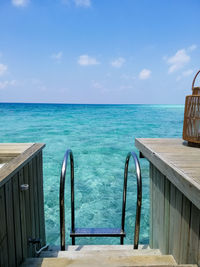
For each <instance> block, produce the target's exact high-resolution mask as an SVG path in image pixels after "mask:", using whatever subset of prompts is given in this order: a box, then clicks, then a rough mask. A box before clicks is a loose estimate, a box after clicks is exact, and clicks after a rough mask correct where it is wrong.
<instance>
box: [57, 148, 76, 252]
mask: <svg viewBox="0 0 200 267" xmlns="http://www.w3.org/2000/svg"><path fill="white" fill-rule="evenodd" d="M69 156H70V167H71V228H72V231H74V230H75V226H74V225H75V212H74V158H73V153H72V151H71V150H70V149H68V150H67V151H66V153H65V156H64V159H63V163H62V169H61V174H60V246H61V250H65V175H66V169H67V161H68V157H69ZM72 245H75V239H74V238H72Z"/></svg>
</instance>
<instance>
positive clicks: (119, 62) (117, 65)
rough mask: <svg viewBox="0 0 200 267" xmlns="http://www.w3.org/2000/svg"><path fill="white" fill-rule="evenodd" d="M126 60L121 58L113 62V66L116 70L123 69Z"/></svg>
mask: <svg viewBox="0 0 200 267" xmlns="http://www.w3.org/2000/svg"><path fill="white" fill-rule="evenodd" d="M125 61H126V60H125V59H124V58H123V57H119V58H117V59H115V60H113V61H112V62H111V65H112V66H113V67H115V68H121V67H122V65H123V64H124V63H125Z"/></svg>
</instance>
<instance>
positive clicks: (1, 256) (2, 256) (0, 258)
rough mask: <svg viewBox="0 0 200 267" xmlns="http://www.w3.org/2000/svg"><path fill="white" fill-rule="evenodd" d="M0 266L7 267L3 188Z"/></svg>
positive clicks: (0, 195)
mask: <svg viewBox="0 0 200 267" xmlns="http://www.w3.org/2000/svg"><path fill="white" fill-rule="evenodd" d="M0 211H1V216H0V266H8V248H7V242H8V240H7V230H6V207H5V193H4V186H2V187H1V188H0Z"/></svg>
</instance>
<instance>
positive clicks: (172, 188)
mask: <svg viewBox="0 0 200 267" xmlns="http://www.w3.org/2000/svg"><path fill="white" fill-rule="evenodd" d="M175 209H176V188H175V186H174V185H173V184H172V183H170V218H169V254H172V255H173V249H174V232H175V227H174V218H175V216H176V210H175Z"/></svg>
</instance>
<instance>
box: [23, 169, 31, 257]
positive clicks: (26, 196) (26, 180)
mask: <svg viewBox="0 0 200 267" xmlns="http://www.w3.org/2000/svg"><path fill="white" fill-rule="evenodd" d="M24 183H25V184H28V185H29V189H28V190H27V191H25V192H23V193H24V201H25V214H26V238H27V239H29V238H31V237H32V230H31V210H30V179H29V165H28V164H26V165H25V166H24ZM27 256H28V257H31V256H32V246H31V245H29V244H28V247H27Z"/></svg>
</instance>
